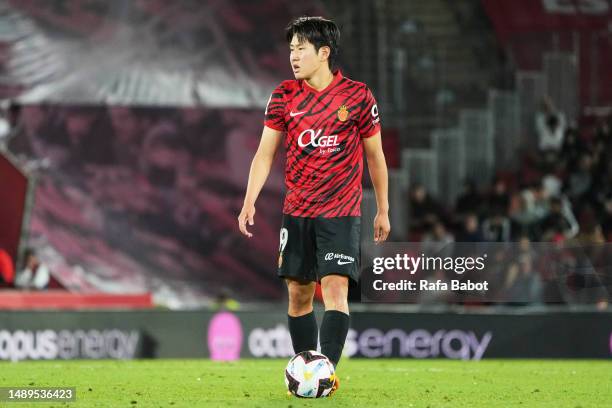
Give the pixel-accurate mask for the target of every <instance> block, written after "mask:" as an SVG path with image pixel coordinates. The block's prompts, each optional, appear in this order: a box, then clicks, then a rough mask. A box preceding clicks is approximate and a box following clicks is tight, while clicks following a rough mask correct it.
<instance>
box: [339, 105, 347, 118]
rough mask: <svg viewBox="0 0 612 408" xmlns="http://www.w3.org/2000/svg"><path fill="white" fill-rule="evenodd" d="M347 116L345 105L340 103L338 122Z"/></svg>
mask: <svg viewBox="0 0 612 408" xmlns="http://www.w3.org/2000/svg"><path fill="white" fill-rule="evenodd" d="M348 116H349V111H348V108H347V107H346V105H342V106H340V107H339V108H338V120H339V121H340V122H346V120H347V119H348Z"/></svg>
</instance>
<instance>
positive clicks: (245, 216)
mask: <svg viewBox="0 0 612 408" xmlns="http://www.w3.org/2000/svg"><path fill="white" fill-rule="evenodd" d="M254 218H255V206H254V205H246V204H245V205H244V206H243V207H242V211H240V215H239V216H238V228H240V232H242V233H243V234H244V235H246V236H247V237H249V238H251V237H252V236H253V234H251V233H250V232H249V231H247V228H246V224H247V222H248V223H249V225H253V224H255V220H254Z"/></svg>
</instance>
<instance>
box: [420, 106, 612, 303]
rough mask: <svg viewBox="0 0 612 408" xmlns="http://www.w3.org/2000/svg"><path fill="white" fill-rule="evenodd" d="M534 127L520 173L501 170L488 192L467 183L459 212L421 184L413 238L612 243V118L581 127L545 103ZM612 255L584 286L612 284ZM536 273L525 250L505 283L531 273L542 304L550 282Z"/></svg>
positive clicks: (513, 283)
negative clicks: (533, 140) (544, 284)
mask: <svg viewBox="0 0 612 408" xmlns="http://www.w3.org/2000/svg"><path fill="white" fill-rule="evenodd" d="M534 122H535V123H534V125H535V134H536V135H537V137H538V140H537V143H536V145H537V146H538V148H537V149H535V150H534V149H532V150H529V149H525V152H524V153H523V154H522V157H521V161H522V165H521V167H520V169H519V170H518V171H516V172H500V173H498V175H497V176H496V178H495V179H494V180H493V181H492V183H491V184H490V185H489V186H484V188H483V187H480V188H479V187H478V186H476V184H475V183H473V182H471V181H469V180H468V181H466V183H465V185H464V189H463V191H462V193H461V195H460V196H459V197H458V198H457V200H456V202H455V205H454V207H453V208H451V209H448V208H444V206H442V205H441V204H440V203H439V202H438V200H437V199H436V197H433V196H432V195H431V194H429V192H428V191H427V190H426V188H425V187H424V186H423V185H420V184H417V185H413V186H412V187H411V189H410V192H409V199H408V201H409V211H408V212H409V215H408V217H409V218H408V219H409V220H410V221H409V223H410V224H409V231H410V232H409V234H410V236H409V241H423V242H434V243H447V244H448V243H452V242H500V243H503V242H519V243H520V242H522V243H523V246H525V247H529V243H530V242H550V243H555V244H557V245H562V246H565V247H569V246H578V245H579V246H583V247H586V248H588V247H592V246H595V245H598V244H604V243H606V242H612V115H608V116H607V117H603V118H600V119H599V120H597V121H596V123H595V124H594V125H592V126H585V127H581V128H578V127H573V126H570V125H569V124H568V120H567V119H566V118H565V115H564V114H563V113H561V112H560V111H558V110H556V109H555V108H554V106H553V104H552V103H551V102H550V100H549V99H547V98H545V99H544V100H543V101H542V104H541V109H540V110H539V111H538V112H537V113H536V115H535V121H534ZM610 252H612V251H607V252H606V251H604V252H603V253H597V254H596V255H597V256H598V257H599V258H600V259H601V258H602V257H603V258H605V259H601V260H602V262H603V263H602V264H601V265H600V266H599V267H598V268H596V269H597V273H596V274H595V276H590V275H589V276H590V277H589V279H591V278H593V279H596V282H585V281H584V276H583V277H582V278H580V282H578V283H582V284H589V285H591V286H597V287H600V288H601V289H602V290H605V289H607V288H610V287H612V257H611V256H612V254H610ZM536 269H537V268H535V266H534V265H533V262H532V259H531V258H530V256H529V251H525V254H524V255H523V256H519V257H518V258H517V259H516V262H512V263H510V264H509V267H508V271H507V282H506V284H505V285H506V286H507V287H508V288H512V287H513V286H516V285H523V286H525V282H523V283H522V284H519V283H518V280H520V279H519V278H520V277H521V276H523V275H525V276H528V277H527V278H525V280H526V281H529V282H531V283H529V284H528V285H526V286H527V287H529V288H531V289H533V290H534V291H535V293H534V296H533V300H534V301H536V302H537V301H538V300H539V301H542V300H543V299H544V298H546V295H545V293H543V290H542V288H539V289H538V288H537V286H538V285H541V282H542V281H543V280H545V279H546V277H545V276H543V274H542V273H539V271H538V270H536ZM521 271H523V272H524V274H521ZM558 277H559V276H557V278H558ZM570 283H572V284H576V282H570ZM512 290H517V291H519V290H518V289H517V288H514V289H512ZM525 290H528V289H526V288H522V289H521V291H523V292H524V291H525ZM607 296H608V295H607V293H604V292H601V291H600V292H598V293H597V294H596V296H595V297H594V298H593V299H591V301H595V302H600V305H601V306H604V305H605V304H607V302H606V300H605V299H607Z"/></svg>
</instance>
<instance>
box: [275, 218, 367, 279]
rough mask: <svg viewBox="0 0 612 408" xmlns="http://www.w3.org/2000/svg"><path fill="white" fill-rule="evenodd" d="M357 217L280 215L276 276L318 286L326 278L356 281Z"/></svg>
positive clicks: (357, 255)
mask: <svg viewBox="0 0 612 408" xmlns="http://www.w3.org/2000/svg"><path fill="white" fill-rule="evenodd" d="M360 235H361V217H335V218H323V217H317V218H303V217H294V216H291V215H287V214H284V215H283V226H282V227H281V231H280V246H279V254H278V276H279V277H281V278H292V279H298V280H304V281H311V282H319V281H320V280H321V278H322V277H324V276H326V275H343V276H348V277H349V278H351V279H353V280H354V281H355V282H358V281H359V255H360V251H359V244H360Z"/></svg>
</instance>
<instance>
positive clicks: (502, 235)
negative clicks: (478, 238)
mask: <svg viewBox="0 0 612 408" xmlns="http://www.w3.org/2000/svg"><path fill="white" fill-rule="evenodd" d="M511 234H512V228H511V224H510V219H508V217H506V215H505V214H504V213H502V212H499V210H498V212H497V213H493V214H492V215H491V216H490V217H489V218H487V219H486V220H484V221H483V223H482V236H483V238H484V240H485V241H488V242H510V238H511V236H512V235H511Z"/></svg>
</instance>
